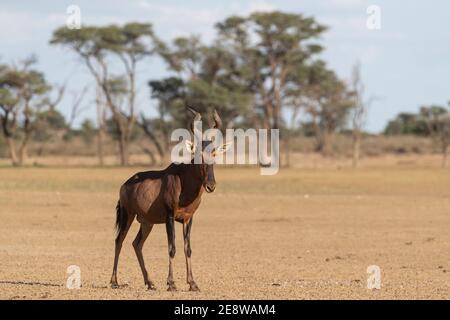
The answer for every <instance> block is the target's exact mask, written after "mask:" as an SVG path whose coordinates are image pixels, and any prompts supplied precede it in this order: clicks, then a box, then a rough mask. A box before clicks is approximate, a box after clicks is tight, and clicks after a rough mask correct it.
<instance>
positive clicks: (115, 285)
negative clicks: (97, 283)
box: [111, 282, 128, 289]
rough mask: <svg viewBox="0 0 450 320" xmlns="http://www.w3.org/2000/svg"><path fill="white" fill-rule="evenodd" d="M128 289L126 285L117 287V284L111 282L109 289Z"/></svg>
mask: <svg viewBox="0 0 450 320" xmlns="http://www.w3.org/2000/svg"><path fill="white" fill-rule="evenodd" d="M126 287H128V285H127V284H121V285H119V284H118V283H117V282H111V289H122V288H126Z"/></svg>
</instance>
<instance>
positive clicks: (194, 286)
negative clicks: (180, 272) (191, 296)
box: [189, 282, 200, 292]
mask: <svg viewBox="0 0 450 320" xmlns="http://www.w3.org/2000/svg"><path fill="white" fill-rule="evenodd" d="M189 291H193V292H198V291H200V289H199V287H198V286H197V284H196V283H195V282H191V283H189Z"/></svg>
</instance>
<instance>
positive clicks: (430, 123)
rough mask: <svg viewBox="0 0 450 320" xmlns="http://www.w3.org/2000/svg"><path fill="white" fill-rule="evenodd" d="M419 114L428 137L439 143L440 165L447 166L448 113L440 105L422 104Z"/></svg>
mask: <svg viewBox="0 0 450 320" xmlns="http://www.w3.org/2000/svg"><path fill="white" fill-rule="evenodd" d="M420 116H421V118H422V119H423V121H424V122H425V124H426V126H427V130H428V133H429V135H430V137H431V138H432V139H433V141H435V143H436V144H438V145H439V147H440V149H441V153H442V167H444V168H445V167H447V166H448V149H449V146H450V113H449V112H448V110H447V109H446V108H444V107H442V106H435V105H433V106H423V107H421V108H420Z"/></svg>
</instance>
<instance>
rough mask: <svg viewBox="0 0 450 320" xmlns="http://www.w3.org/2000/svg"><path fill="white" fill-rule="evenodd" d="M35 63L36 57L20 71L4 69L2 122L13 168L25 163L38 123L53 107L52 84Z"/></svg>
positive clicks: (0, 73) (0, 93) (0, 87)
mask: <svg viewBox="0 0 450 320" xmlns="http://www.w3.org/2000/svg"><path fill="white" fill-rule="evenodd" d="M35 62H36V59H35V58H34V57H32V58H29V59H26V60H25V61H23V62H22V63H21V67H20V68H17V67H8V66H2V67H0V111H1V112H0V120H1V126H2V132H3V135H4V137H5V140H6V142H7V144H8V149H9V155H10V158H11V161H12V163H13V165H22V164H24V161H25V159H26V157H27V147H28V143H29V141H30V138H31V136H32V134H33V132H34V131H35V130H36V124H37V122H38V120H39V119H41V118H42V117H41V116H40V115H41V114H43V112H44V110H45V109H46V108H48V106H49V104H50V100H49V98H48V96H47V93H49V92H50V90H51V87H50V85H48V83H47V82H46V80H45V78H44V75H43V74H42V73H40V72H38V71H36V70H33V69H31V68H30V67H31V65H32V64H34V63H35ZM54 104H56V102H54ZM18 139H20V140H18ZM16 141H19V148H18V150H17V147H16Z"/></svg>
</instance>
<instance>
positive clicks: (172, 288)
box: [167, 282, 177, 291]
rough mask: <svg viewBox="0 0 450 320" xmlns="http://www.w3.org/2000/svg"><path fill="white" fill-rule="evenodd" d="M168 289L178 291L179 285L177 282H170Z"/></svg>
mask: <svg viewBox="0 0 450 320" xmlns="http://www.w3.org/2000/svg"><path fill="white" fill-rule="evenodd" d="M168 286H169V287H168V288H167V291H177V287H176V286H175V283H173V282H172V283H168Z"/></svg>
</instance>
